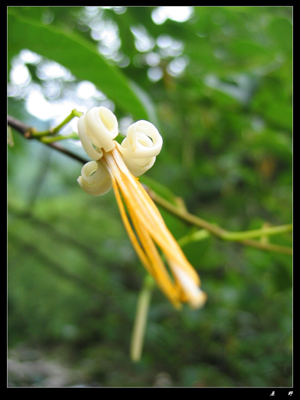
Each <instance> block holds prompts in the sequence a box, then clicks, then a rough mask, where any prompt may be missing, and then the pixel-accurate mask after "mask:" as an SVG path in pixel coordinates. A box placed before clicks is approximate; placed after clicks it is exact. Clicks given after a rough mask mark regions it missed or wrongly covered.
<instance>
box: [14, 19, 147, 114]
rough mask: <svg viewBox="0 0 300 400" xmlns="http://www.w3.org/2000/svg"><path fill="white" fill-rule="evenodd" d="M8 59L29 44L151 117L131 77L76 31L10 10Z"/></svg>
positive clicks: (130, 108)
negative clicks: (132, 83) (43, 22)
mask: <svg viewBox="0 0 300 400" xmlns="http://www.w3.org/2000/svg"><path fill="white" fill-rule="evenodd" d="M8 38H9V47H8V59H9V60H10V59H11V57H12V56H14V55H16V54H17V53H18V52H19V51H20V50H22V49H24V48H27V49H29V50H32V51H34V52H36V53H38V54H40V55H42V56H44V57H47V58H49V59H51V60H54V61H57V62H58V63H60V64H62V65H63V66H65V67H66V68H68V69H69V70H70V71H71V72H72V73H73V74H74V75H75V76H76V77H77V78H79V79H83V80H89V81H91V82H93V83H94V84H95V85H96V86H97V87H98V88H99V89H100V90H101V91H103V92H104V93H105V94H106V95H107V96H108V97H109V98H110V99H111V100H113V101H114V102H115V103H116V104H117V105H118V106H120V107H121V108H122V109H123V110H125V111H127V112H130V113H131V114H133V115H134V116H135V117H136V118H138V119H149V113H148V110H147V109H146V107H147V105H146V103H145V102H142V101H141V99H140V98H139V96H138V94H137V93H136V92H135V91H134V89H133V87H132V85H131V84H130V83H129V81H128V80H127V78H126V77H125V76H124V75H123V74H122V73H121V72H120V71H119V70H118V69H117V68H116V67H115V66H113V65H110V64H108V63H107V62H106V61H105V60H104V59H103V58H102V57H101V55H100V54H99V53H98V52H97V50H96V48H94V46H93V45H92V44H90V43H88V42H87V41H85V40H84V39H83V38H81V37H79V36H77V35H76V34H75V33H73V32H72V33H71V32H66V31H62V30H59V29H57V28H54V27H50V26H45V25H43V24H40V23H38V22H35V21H30V20H25V19H22V18H21V17H19V16H17V15H14V14H13V13H12V12H9V15H8Z"/></svg>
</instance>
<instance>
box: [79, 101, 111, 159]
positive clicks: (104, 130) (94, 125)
mask: <svg viewBox="0 0 300 400" xmlns="http://www.w3.org/2000/svg"><path fill="white" fill-rule="evenodd" d="M78 134H79V137H80V140H81V143H82V146H83V148H84V150H85V151H86V153H87V154H88V155H89V156H90V157H91V158H92V159H94V160H99V159H100V158H101V157H102V156H103V151H102V149H104V150H105V151H111V150H112V149H113V148H114V147H115V143H114V140H113V139H114V138H115V137H116V136H117V135H118V120H117V118H116V116H115V115H114V114H113V113H112V112H111V111H110V110H109V109H108V108H106V107H93V108H91V109H90V110H89V111H88V112H87V113H86V114H84V115H82V116H81V117H80V118H79V121H78Z"/></svg>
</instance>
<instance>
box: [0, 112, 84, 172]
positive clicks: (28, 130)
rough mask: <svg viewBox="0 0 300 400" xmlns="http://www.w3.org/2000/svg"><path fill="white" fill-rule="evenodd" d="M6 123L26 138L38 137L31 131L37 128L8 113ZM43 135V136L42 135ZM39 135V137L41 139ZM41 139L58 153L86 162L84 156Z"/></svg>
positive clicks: (34, 131)
mask: <svg viewBox="0 0 300 400" xmlns="http://www.w3.org/2000/svg"><path fill="white" fill-rule="evenodd" d="M7 124H8V125H9V126H10V127H11V128H13V129H15V130H16V131H17V132H19V133H21V134H22V135H23V136H24V137H25V138H26V139H33V138H35V139H38V140H40V139H39V137H38V136H37V137H35V136H33V135H32V133H36V132H37V130H36V129H35V128H33V127H31V126H29V125H27V124H25V123H24V122H22V121H19V120H18V119H16V118H14V117H11V116H10V115H8V116H7ZM42 137H44V136H42ZM42 137H41V139H42ZM40 141H42V142H43V143H44V144H46V145H47V146H49V147H51V148H52V149H55V150H57V151H59V152H60V153H63V154H65V155H66V156H68V157H71V158H73V159H74V160H77V161H79V162H81V163H82V164H85V163H86V162H87V160H85V159H84V158H82V157H80V156H78V155H77V154H74V153H72V152H71V151H69V150H67V149H65V148H64V147H62V146H60V145H59V144H57V143H56V142H51V143H46V142H45V141H43V140H40Z"/></svg>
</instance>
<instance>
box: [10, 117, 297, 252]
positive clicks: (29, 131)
mask: <svg viewBox="0 0 300 400" xmlns="http://www.w3.org/2000/svg"><path fill="white" fill-rule="evenodd" d="M80 115H81V112H79V111H77V110H72V112H71V114H70V115H69V116H68V117H67V118H65V119H64V121H63V122H62V123H61V124H59V125H58V126H57V127H56V128H53V129H50V130H48V131H44V132H42V133H43V134H42V135H39V133H38V132H37V130H36V129H35V128H33V127H30V126H29V125H27V124H25V123H24V122H22V121H19V120H17V119H16V118H14V117H11V116H9V115H8V117H7V123H8V125H9V126H11V127H12V128H14V129H15V130H16V131H18V132H19V133H21V134H22V135H23V136H24V137H26V138H27V139H31V138H36V139H38V140H40V141H42V142H44V144H46V145H47V146H49V147H52V148H53V149H55V150H57V151H59V152H60V153H63V154H65V155H66V156H68V157H71V158H73V159H74V160H77V161H79V162H81V163H83V164H84V163H86V162H87V161H86V160H85V159H84V158H82V157H80V156H78V155H77V154H74V153H72V152H70V151H69V150H67V149H65V148H63V147H62V146H60V145H59V144H57V143H56V142H50V143H48V142H47V143H46V141H45V140H44V139H45V137H46V134H47V135H52V134H53V133H57V132H58V131H59V129H61V128H62V127H63V126H64V125H65V124H66V123H68V122H69V121H70V120H71V119H72V118H74V117H75V116H77V117H79V116H80ZM47 132H48V133H47ZM43 138H44V139H43ZM148 193H149V195H150V197H151V198H152V200H153V201H154V202H155V203H156V204H158V205H160V206H161V207H163V208H165V209H166V210H167V211H168V212H170V213H172V214H174V215H176V216H177V217H178V218H180V219H182V220H183V221H185V222H187V223H189V224H191V225H194V226H198V227H200V228H203V229H205V230H206V231H208V232H209V233H211V234H213V235H215V236H216V237H218V238H220V239H223V240H230V241H238V242H239V243H242V244H244V245H246V246H251V247H255V248H257V249H260V250H264V251H273V252H276V253H282V254H287V255H292V254H293V250H292V248H290V247H285V246H280V245H275V244H271V243H268V242H266V241H258V240H251V238H254V237H257V238H261V237H266V236H270V235H277V234H279V233H284V232H289V231H291V230H292V228H293V227H292V224H286V225H280V226H274V227H265V228H263V229H256V230H251V231H244V232H229V231H227V230H226V229H223V228H221V227H220V226H218V225H214V224H212V223H210V222H208V221H206V220H204V219H202V218H199V217H197V216H195V215H193V214H190V213H189V212H188V211H187V210H186V209H185V208H184V207H182V206H180V205H174V204H172V203H170V202H169V201H167V200H166V199H164V198H163V197H161V196H159V195H158V194H157V193H156V192H154V191H153V190H151V189H149V188H148Z"/></svg>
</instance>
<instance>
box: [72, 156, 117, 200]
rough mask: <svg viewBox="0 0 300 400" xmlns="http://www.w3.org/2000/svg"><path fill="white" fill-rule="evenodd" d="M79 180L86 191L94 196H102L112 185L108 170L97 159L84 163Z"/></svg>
mask: <svg viewBox="0 0 300 400" xmlns="http://www.w3.org/2000/svg"><path fill="white" fill-rule="evenodd" d="M77 182H78V183H79V185H80V187H81V188H82V189H83V190H84V191H85V192H86V193H88V194H91V195H93V196H101V195H102V194H105V193H107V192H108V191H109V190H110V189H111V187H112V182H111V177H110V175H109V173H108V171H107V170H106V168H104V167H103V165H102V164H100V163H99V162H97V161H89V162H88V163H86V164H84V166H83V167H82V169H81V175H80V176H79V178H78V179H77Z"/></svg>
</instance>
